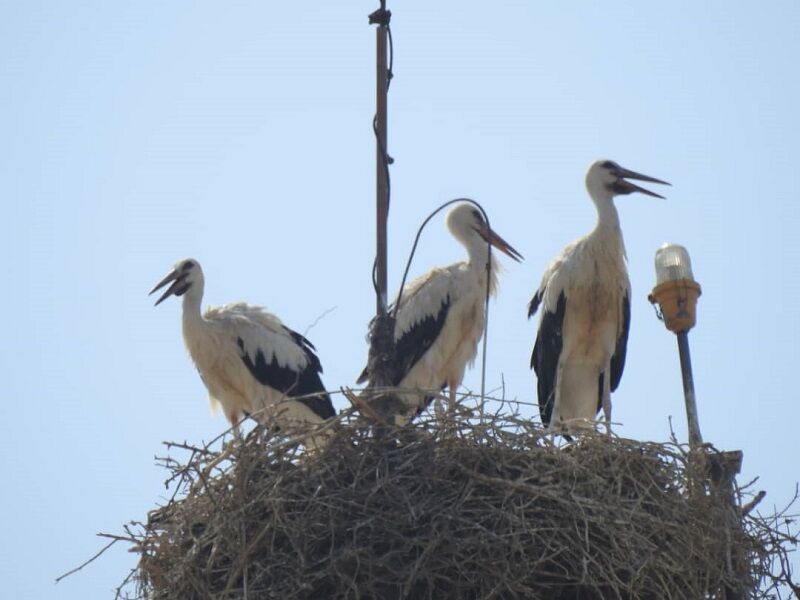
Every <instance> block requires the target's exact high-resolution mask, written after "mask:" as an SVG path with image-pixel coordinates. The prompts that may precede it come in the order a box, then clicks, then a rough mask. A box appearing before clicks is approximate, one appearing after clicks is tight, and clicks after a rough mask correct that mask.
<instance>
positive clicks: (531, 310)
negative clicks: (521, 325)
mask: <svg viewBox="0 0 800 600" xmlns="http://www.w3.org/2000/svg"><path fill="white" fill-rule="evenodd" d="M541 301H542V290H538V291H537V292H536V293H535V294H534V295H533V298H531V302H530V304H528V318H529V319H530V318H531V317H532V316H533V315H535V314H536V310H537V309H538V308H539V303H540V302H541Z"/></svg>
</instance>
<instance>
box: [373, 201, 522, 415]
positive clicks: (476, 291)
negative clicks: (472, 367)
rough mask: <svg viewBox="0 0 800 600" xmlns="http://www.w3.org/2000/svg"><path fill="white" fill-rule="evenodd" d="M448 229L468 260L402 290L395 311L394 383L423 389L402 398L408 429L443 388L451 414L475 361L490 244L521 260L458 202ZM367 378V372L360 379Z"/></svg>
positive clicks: (472, 210) (492, 288) (494, 278)
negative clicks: (466, 371)
mask: <svg viewBox="0 0 800 600" xmlns="http://www.w3.org/2000/svg"><path fill="white" fill-rule="evenodd" d="M447 226H448V228H449V229H450V232H451V233H452V234H453V236H454V237H455V238H456V239H457V240H458V241H459V242H461V243H462V244H463V245H464V247H465V248H466V249H467V253H468V254H469V260H467V261H466V262H458V263H454V264H452V265H449V266H447V267H444V268H434V269H433V270H431V271H430V272H428V273H427V274H425V275H422V276H421V277H419V278H417V279H415V280H414V281H412V282H410V283H409V284H408V285H406V286H405V287H404V288H403V291H402V294H401V299H400V305H399V308H398V310H397V322H396V324H395V332H394V339H395V344H396V359H397V373H396V378H395V380H394V381H393V382H392V383H393V385H395V386H396V387H400V388H406V389H414V390H423V391H424V393H410V394H404V395H403V398H402V400H403V402H404V404H405V405H406V408H407V410H406V412H405V413H404V414H401V415H397V416H396V418H395V422H396V424H398V425H404V424H406V423H408V422H409V421H410V420H411V419H413V418H414V417H415V416H416V415H417V414H419V413H420V412H422V411H423V410H424V409H425V408H426V407H427V406H428V404H429V403H430V401H431V400H432V399H433V398H434V396H435V395H436V391H438V390H443V389H444V388H445V387H447V388H448V389H449V392H450V398H449V401H450V411H451V412H452V411H453V410H454V407H455V399H456V392H457V390H458V386H459V385H461V381H462V379H463V378H464V371H465V370H466V367H467V364H468V363H472V362H473V361H474V360H475V355H476V354H477V349H478V342H479V341H480V339H481V336H482V335H483V329H484V323H485V319H486V314H485V309H484V304H485V301H486V283H487V269H486V266H487V262H488V259H489V244H490V243H491V244H492V245H493V246H494V247H495V248H497V249H498V250H501V251H502V252H504V253H505V254H506V255H508V256H509V257H511V258H512V259H514V260H516V261H519V260H521V259H522V255H521V254H519V252H517V251H516V250H515V249H514V248H512V247H511V246H510V245H509V244H508V243H507V242H506V241H505V240H504V239H503V238H501V237H500V236H499V235H497V234H496V233H495V232H494V231H492V230H491V229H490V228H489V227H488V225H487V224H486V222H485V221H484V219H483V216H482V215H481V213H480V211H478V210H477V209H476V208H474V207H473V206H472V205H470V204H468V203H463V204H458V205H457V206H456V207H455V208H453V209H452V210H451V211H450V212H449V213H448V215H447ZM498 270H499V264H497V262H496V261H495V260H494V258H493V259H492V264H491V269H490V272H491V279H490V293H491V294H492V295H494V294H495V292H496V290H497V274H498ZM368 378H369V372H368V371H367V369H366V368H365V369H364V371H363V372H362V373H361V376H360V377H359V379H358V383H363V382H365V381H367V379H368Z"/></svg>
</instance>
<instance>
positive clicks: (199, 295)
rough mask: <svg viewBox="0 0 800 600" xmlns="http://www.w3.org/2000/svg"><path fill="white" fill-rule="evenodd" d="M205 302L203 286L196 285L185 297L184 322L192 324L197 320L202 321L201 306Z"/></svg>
mask: <svg viewBox="0 0 800 600" xmlns="http://www.w3.org/2000/svg"><path fill="white" fill-rule="evenodd" d="M202 302H203V287H202V285H197V284H194V285H192V287H190V288H189V290H188V291H187V292H186V293H185V294H184V295H183V321H184V323H186V322H191V321H195V320H197V319H202V318H203V315H202V310H201V304H202Z"/></svg>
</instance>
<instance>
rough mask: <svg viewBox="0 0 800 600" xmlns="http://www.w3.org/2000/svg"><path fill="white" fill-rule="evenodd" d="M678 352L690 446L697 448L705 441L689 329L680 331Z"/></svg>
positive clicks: (678, 334)
mask: <svg viewBox="0 0 800 600" xmlns="http://www.w3.org/2000/svg"><path fill="white" fill-rule="evenodd" d="M676 336H677V338H678V352H679V354H680V356H681V376H682V377H683V397H684V400H685V401H686V420H687V421H688V424H689V447H690V448H697V447H698V446H700V445H701V444H702V443H703V436H702V435H700V420H699V419H698V418H697V402H696V401H695V397H694V376H693V375H692V357H691V354H690V353H689V330H688V329H687V330H684V331H679V332H678V333H677V334H676Z"/></svg>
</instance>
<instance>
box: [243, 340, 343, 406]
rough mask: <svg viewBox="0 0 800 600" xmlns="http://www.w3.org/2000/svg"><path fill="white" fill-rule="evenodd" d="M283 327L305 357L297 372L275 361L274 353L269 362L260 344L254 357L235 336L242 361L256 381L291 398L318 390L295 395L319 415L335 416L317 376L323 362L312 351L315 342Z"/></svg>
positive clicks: (331, 404)
mask: <svg viewBox="0 0 800 600" xmlns="http://www.w3.org/2000/svg"><path fill="white" fill-rule="evenodd" d="M284 329H285V330H286V333H288V334H289V335H290V336H292V339H294V341H295V342H296V343H297V345H298V346H300V347H301V348H302V349H303V352H304V353H305V355H306V357H307V359H308V362H307V363H306V366H305V368H304V369H303V370H302V371H299V372H298V371H293V370H292V369H290V368H289V367H282V366H281V365H279V364H278V360H277V357H275V356H273V357H272V361H270V362H269V363H268V362H267V361H266V358H265V357H264V352H263V351H262V350H261V349H260V348H259V349H258V351H257V352H256V357H255V360H253V359H252V358H250V355H249V354H248V353H247V351H246V350H245V347H244V340H243V339H242V338H238V339H237V340H236V341H237V344H238V345H239V350H240V356H241V358H242V362H244V364H245V366H246V367H247V369H248V370H249V371H250V373H252V375H253V377H255V378H256V379H257V380H258V382H259V383H261V384H262V385H268V386H269V387H271V388H274V389H276V390H278V391H280V392H283V393H284V394H286V395H287V396H289V397H290V398H296V397H298V396H306V395H308V394H314V393H317V392H319V393H318V394H317V395H316V396H310V397H308V398H298V400H297V401H298V402H302V403H303V404H305V405H306V406H307V407H308V408H310V409H311V410H312V412H314V414H316V415H317V416H318V417H319V418H320V419H327V418H329V417H333V416H335V415H336V411H335V410H334V409H333V403H332V402H331V399H330V396H328V394H327V393H326V392H325V386H324V385H323V384H322V379H320V376H319V374H320V373H321V372H322V365H321V364H320V362H319V357H317V355H316V354H314V346H313V345H312V344H311V342H309V341H308V340H307V339H306V338H304V337H303V336H302V335H300V334H299V333H297V332H296V331H292V330H291V329H289V328H288V327H284Z"/></svg>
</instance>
